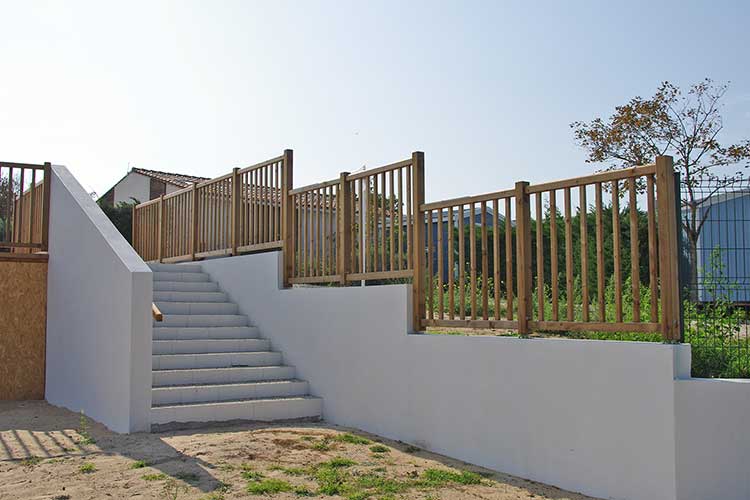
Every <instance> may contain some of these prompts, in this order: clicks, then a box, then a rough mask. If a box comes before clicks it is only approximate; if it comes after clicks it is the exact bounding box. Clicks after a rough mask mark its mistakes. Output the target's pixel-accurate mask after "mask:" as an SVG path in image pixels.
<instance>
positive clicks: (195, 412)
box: [151, 398, 323, 424]
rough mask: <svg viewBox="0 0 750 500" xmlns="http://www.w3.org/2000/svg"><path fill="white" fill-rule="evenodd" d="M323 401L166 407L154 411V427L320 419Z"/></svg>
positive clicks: (298, 400) (313, 399) (304, 400)
mask: <svg viewBox="0 0 750 500" xmlns="http://www.w3.org/2000/svg"><path fill="white" fill-rule="evenodd" d="M322 412H323V404H322V400H320V399H317V398H310V399H279V400H260V401H241V402H228V403H214V404H205V405H195V406H184V407H174V406H165V407H157V408H152V409H151V423H152V424H166V423H169V422H212V421H218V422H221V421H227V420H260V421H264V422H267V421H272V420H287V419H293V418H307V417H320V416H321V415H322Z"/></svg>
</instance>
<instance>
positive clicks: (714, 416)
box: [675, 379, 750, 500]
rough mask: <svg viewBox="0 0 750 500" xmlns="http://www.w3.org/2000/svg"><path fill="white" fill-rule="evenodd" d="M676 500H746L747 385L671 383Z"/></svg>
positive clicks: (749, 472) (749, 488)
mask: <svg viewBox="0 0 750 500" xmlns="http://www.w3.org/2000/svg"><path fill="white" fill-rule="evenodd" d="M676 400H677V405H676V407H675V415H676V419H677V498H678V499H679V500H704V499H712V498H716V499H721V500H747V499H748V498H750V380H718V379H691V380H678V381H677V382H676Z"/></svg>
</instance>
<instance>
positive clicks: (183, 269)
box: [148, 263, 203, 273]
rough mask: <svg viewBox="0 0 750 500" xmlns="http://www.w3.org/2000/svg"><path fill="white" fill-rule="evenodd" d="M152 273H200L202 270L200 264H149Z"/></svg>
mask: <svg viewBox="0 0 750 500" xmlns="http://www.w3.org/2000/svg"><path fill="white" fill-rule="evenodd" d="M148 267H150V268H151V271H153V272H165V273H202V272H203V269H202V268H201V266H200V264H158V263H151V264H149V265H148Z"/></svg>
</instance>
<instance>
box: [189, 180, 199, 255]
mask: <svg viewBox="0 0 750 500" xmlns="http://www.w3.org/2000/svg"><path fill="white" fill-rule="evenodd" d="M190 203H191V205H192V211H193V218H192V220H191V224H190V260H195V251H196V248H197V247H198V243H197V242H198V187H197V183H195V182H194V183H193V184H192V186H191V188H190Z"/></svg>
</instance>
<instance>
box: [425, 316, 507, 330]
mask: <svg viewBox="0 0 750 500" xmlns="http://www.w3.org/2000/svg"><path fill="white" fill-rule="evenodd" d="M421 323H422V326H447V327H451V328H477V329H481V328H484V329H487V328H496V329H503V330H516V329H518V321H513V320H507V319H423V320H422V321H421Z"/></svg>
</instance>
